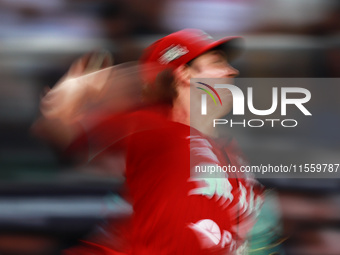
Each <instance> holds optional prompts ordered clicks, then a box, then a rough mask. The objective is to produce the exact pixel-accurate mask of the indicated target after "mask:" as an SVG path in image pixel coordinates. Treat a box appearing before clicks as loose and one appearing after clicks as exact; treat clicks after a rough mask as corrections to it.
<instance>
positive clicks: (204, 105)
mask: <svg viewBox="0 0 340 255" xmlns="http://www.w3.org/2000/svg"><path fill="white" fill-rule="evenodd" d="M197 83H198V84H201V85H203V86H206V87H207V88H209V89H210V90H211V91H212V92H214V93H215V95H216V96H217V98H218V100H219V102H220V104H221V106H222V100H221V98H220V96H219V95H218V93H217V91H216V90H215V89H214V88H213V87H211V86H210V85H208V84H206V83H203V82H197ZM196 88H198V89H200V90H203V91H204V92H205V93H207V94H208V95H209V96H210V97H211V98H212V100H213V101H214V103H215V105H217V103H216V100H215V98H214V96H213V95H212V94H211V92H210V91H209V90H207V89H204V88H201V87H196ZM201 114H202V115H206V114H207V95H206V94H202V108H201Z"/></svg>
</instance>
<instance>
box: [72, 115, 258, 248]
mask: <svg viewBox="0 0 340 255" xmlns="http://www.w3.org/2000/svg"><path fill="white" fill-rule="evenodd" d="M84 148H86V149H85V150H83V152H84V151H86V152H89V151H90V153H86V154H88V155H87V158H88V159H90V161H92V162H95V161H97V160H100V159H101V157H104V156H105V157H106V156H108V155H110V154H111V155H114V154H115V153H119V152H122V151H123V152H124V158H125V176H126V184H127V187H128V190H129V193H130V194H129V195H130V197H131V203H132V206H133V210H134V213H133V217H132V224H131V225H129V229H128V233H129V237H128V239H129V245H128V247H126V249H125V251H124V253H125V254H138V255H140V254H145V255H146V254H148V255H150V254H157V255H162V254H164V255H165V254H195V255H196V254H221V253H222V254H234V253H235V252H236V250H237V249H239V247H241V246H242V244H243V243H244V241H245V238H246V234H247V233H248V231H249V230H250V229H251V227H252V225H253V224H254V223H255V217H256V215H257V214H258V213H259V209H260V206H261V204H262V197H261V192H262V188H261V187H260V186H259V185H258V184H257V183H256V182H255V181H254V180H253V179H251V178H246V177H245V176H239V175H237V174H233V175H231V174H230V173H222V175H223V176H218V178H216V177H215V176H211V175H209V173H206V172H204V171H202V172H204V173H197V172H196V173H194V172H193V171H194V170H197V167H202V168H200V169H203V167H206V166H214V165H215V166H216V165H218V166H227V165H232V166H236V167H237V168H239V167H240V165H241V164H243V163H242V162H241V160H242V154H241V152H240V151H239V150H238V148H237V146H236V143H235V141H233V140H228V139H227V140H225V141H223V142H222V143H221V142H218V143H217V142H216V141H214V140H212V139H210V138H208V137H205V136H204V135H202V134H201V133H200V132H199V131H197V130H195V129H193V128H191V127H189V126H187V125H183V124H180V123H176V122H172V121H170V120H168V119H167V118H166V117H165V115H164V114H163V112H161V113H160V112H157V111H150V110H140V111H136V112H133V113H128V114H125V115H120V116H109V117H108V118H105V120H104V121H102V122H101V123H100V124H98V125H96V126H95V127H94V128H92V129H91V130H89V131H88V132H87V133H86V135H85V136H83V137H82V138H79V139H78V140H77V141H75V142H74V144H73V145H71V146H70V149H69V150H68V151H69V152H70V151H76V152H80V151H82V149H84ZM88 148H90V150H89V149H88ZM87 245H88V244H87ZM97 248H98V247H97ZM105 249H106V248H105ZM106 252H107V251H106ZM69 254H77V253H69ZM82 254H86V253H85V252H84V251H82ZM95 254H110V253H105V252H104V250H102V253H100V252H98V253H95ZM112 254H115V253H114V251H112Z"/></svg>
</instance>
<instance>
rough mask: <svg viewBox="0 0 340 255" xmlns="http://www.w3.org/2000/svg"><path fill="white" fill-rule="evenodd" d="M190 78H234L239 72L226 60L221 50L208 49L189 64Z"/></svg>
mask: <svg viewBox="0 0 340 255" xmlns="http://www.w3.org/2000/svg"><path fill="white" fill-rule="evenodd" d="M189 72H190V78H234V77H236V76H237V75H238V74H239V72H238V70H236V69H235V68H233V67H232V66H231V65H230V64H229V63H228V61H227V57H226V56H225V55H224V54H223V52H221V51H218V50H213V51H208V52H206V53H204V54H202V55H201V56H199V57H197V58H196V59H194V60H193V61H192V62H191V64H190V65H189Z"/></svg>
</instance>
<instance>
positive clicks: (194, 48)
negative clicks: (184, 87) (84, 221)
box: [140, 29, 244, 83]
mask: <svg viewBox="0 0 340 255" xmlns="http://www.w3.org/2000/svg"><path fill="white" fill-rule="evenodd" d="M243 46H244V40H243V38H242V37H239V36H231V37H224V38H222V39H220V40H217V41H215V40H213V38H212V37H211V36H210V35H208V34H207V33H205V32H203V31H202V30H199V29H183V30H180V31H177V32H175V33H172V34H170V35H167V36H165V37H163V38H161V39H159V40H157V41H156V42H154V43H153V44H151V45H150V46H149V47H147V48H146V49H145V50H144V52H143V54H142V56H141V58H140V62H141V63H142V64H150V65H152V66H153V71H152V72H147V73H145V74H144V77H145V78H146V80H147V81H148V82H151V83H152V82H153V81H155V79H156V76H157V74H158V73H159V72H162V71H163V70H166V69H172V70H174V69H176V68H177V67H179V66H181V65H184V64H186V63H188V62H189V61H191V60H193V59H194V58H196V57H198V56H200V55H201V54H203V53H205V52H207V51H209V50H212V49H220V50H223V51H224V52H225V53H226V54H227V57H228V61H232V60H233V59H235V58H236V57H238V56H239V55H240V53H241V52H242V51H243Z"/></svg>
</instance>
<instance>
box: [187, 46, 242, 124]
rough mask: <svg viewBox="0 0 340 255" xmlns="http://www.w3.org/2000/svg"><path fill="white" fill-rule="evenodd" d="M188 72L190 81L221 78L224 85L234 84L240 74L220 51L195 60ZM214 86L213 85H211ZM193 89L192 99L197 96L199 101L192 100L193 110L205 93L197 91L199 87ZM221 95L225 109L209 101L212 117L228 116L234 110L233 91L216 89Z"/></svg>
mask: <svg viewBox="0 0 340 255" xmlns="http://www.w3.org/2000/svg"><path fill="white" fill-rule="evenodd" d="M187 72H188V75H187V77H188V80H189V79H190V78H204V79H206V78H213V79H215V78H219V79H223V81H221V83H224V84H233V80H232V79H233V78H234V77H236V76H237V75H238V74H239V72H238V70H236V69H235V68H233V67H232V66H231V65H230V64H229V63H228V60H227V57H226V56H225V55H224V53H223V52H221V51H218V50H213V51H208V52H206V53H204V54H202V55H201V56H199V57H197V58H195V59H194V60H193V61H192V62H191V63H189V65H188V66H187ZM188 83H189V84H190V81H187V82H186V84H188ZM210 85H211V86H213V84H210ZM190 87H191V94H190V96H191V98H194V96H195V95H196V94H197V99H196V100H192V102H191V109H193V108H194V105H193V104H194V103H195V102H201V100H200V99H199V98H200V97H201V95H200V93H204V92H202V91H201V90H197V88H196V87H197V86H190ZM216 91H217V93H218V94H219V96H220V98H221V101H222V102H223V107H220V106H219V105H217V106H216V105H215V104H214V102H213V101H212V100H208V101H207V107H208V108H209V109H210V114H209V116H210V117H214V118H219V117H221V116H224V115H226V114H228V113H229V112H230V111H231V109H232V103H233V98H232V94H231V91H230V90H229V89H226V88H219V89H216Z"/></svg>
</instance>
